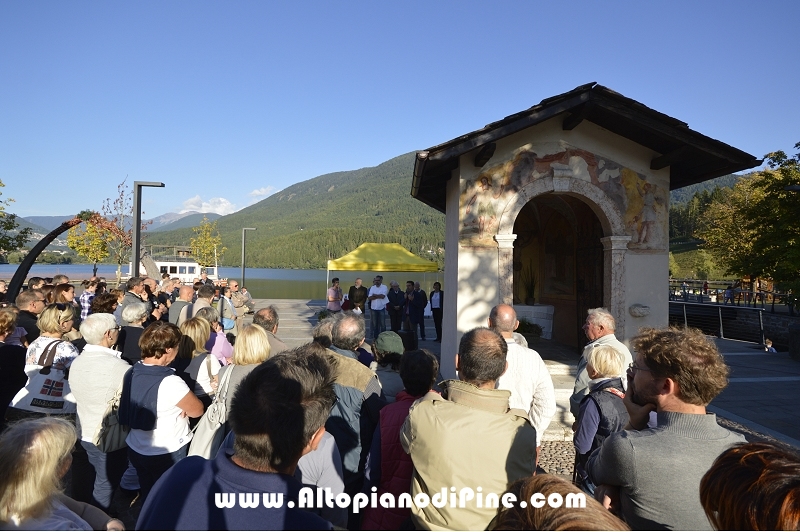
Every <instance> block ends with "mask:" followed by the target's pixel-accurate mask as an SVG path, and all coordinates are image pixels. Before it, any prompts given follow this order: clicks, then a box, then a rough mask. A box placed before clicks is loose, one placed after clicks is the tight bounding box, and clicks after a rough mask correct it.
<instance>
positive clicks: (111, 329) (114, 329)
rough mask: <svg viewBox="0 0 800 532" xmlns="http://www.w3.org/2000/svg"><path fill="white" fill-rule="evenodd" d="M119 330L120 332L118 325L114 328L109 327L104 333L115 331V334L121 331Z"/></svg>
mask: <svg viewBox="0 0 800 532" xmlns="http://www.w3.org/2000/svg"><path fill="white" fill-rule="evenodd" d="M121 330H122V327H121V326H119V325H117V326H115V327H111V328H110V329H109V330H108V331H106V332H111V331H117V332H119V331H121Z"/></svg>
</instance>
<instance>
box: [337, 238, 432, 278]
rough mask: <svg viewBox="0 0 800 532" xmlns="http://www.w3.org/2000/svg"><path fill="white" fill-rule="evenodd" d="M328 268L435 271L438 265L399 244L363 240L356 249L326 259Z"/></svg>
mask: <svg viewBox="0 0 800 532" xmlns="http://www.w3.org/2000/svg"><path fill="white" fill-rule="evenodd" d="M328 270H334V271H369V272H435V271H439V265H438V264H436V263H435V262H431V261H429V260H425V259H423V258H422V257H418V256H416V255H414V254H413V253H411V252H410V251H408V250H407V249H406V248H404V247H403V246H401V245H400V244H374V243H371V242H365V243H363V244H361V245H360V246H358V247H357V248H356V249H354V250H353V251H351V252H350V253H348V254H347V255H344V256H343V257H339V258H338V259H334V260H329V261H328Z"/></svg>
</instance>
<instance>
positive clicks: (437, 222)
mask: <svg viewBox="0 0 800 532" xmlns="http://www.w3.org/2000/svg"><path fill="white" fill-rule="evenodd" d="M413 168H414V154H413V153H408V154H405V155H401V156H400V157H396V158H394V159H391V160H389V161H387V162H385V163H383V164H381V165H379V166H376V167H372V168H362V169H360V170H354V171H348V172H336V173H332V174H326V175H322V176H319V177H316V178H314V179H310V180H308V181H304V182H302V183H297V184H295V185H292V186H291V187H289V188H287V189H285V190H282V191H281V192H278V193H276V194H274V195H272V196H271V197H269V198H267V199H265V200H263V201H261V202H259V203H256V204H255V205H251V206H250V207H247V208H245V209H242V210H241V211H239V212H237V213H234V214H231V215H229V216H224V217H222V218H220V219H219V220H218V221H217V226H218V228H219V232H220V235H221V237H222V244H224V245H225V246H226V247H227V248H228V251H229V253H228V255H227V257H226V258H225V259H224V260H223V261H222V262H221V265H223V266H239V265H240V264H239V261H240V257H241V239H242V227H256V228H257V229H258V230H257V231H253V232H250V233H248V235H247V265H248V266H251V267H260V268H309V269H314V268H325V267H326V265H327V260H328V259H333V258H337V257H340V256H342V255H344V254H345V253H349V252H350V251H352V250H354V249H355V248H356V247H358V246H359V245H361V244H363V243H364V242H379V243H388V242H398V243H400V244H401V245H403V246H404V247H406V248H407V249H409V250H410V251H411V252H412V253H415V254H417V255H419V256H421V257H423V258H426V259H428V260H433V261H436V262H438V263H439V265H440V267H443V266H444V214H442V213H440V212H439V211H437V210H435V209H432V208H431V207H428V206H427V205H425V204H423V203H422V202H420V201H418V200H416V199H414V198H412V197H411V195H410V193H409V190H410V187H411V175H412V171H413ZM191 237H192V231H191V230H190V229H180V230H176V231H164V232H154V233H149V235H148V243H150V244H175V243H176V242H186V241H188V240H189V239H190V238H191Z"/></svg>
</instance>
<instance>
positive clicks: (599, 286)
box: [513, 193, 604, 346]
mask: <svg viewBox="0 0 800 532" xmlns="http://www.w3.org/2000/svg"><path fill="white" fill-rule="evenodd" d="M514 234H516V235H517V238H516V240H515V241H514V279H513V290H514V292H513V293H514V304H515V305H517V304H519V305H531V304H533V302H534V301H535V302H536V303H539V304H544V305H552V306H553V307H554V313H553V339H554V340H556V341H559V342H562V343H565V344H568V345H574V346H580V345H583V343H584V336H583V331H582V330H581V325H582V324H583V321H584V319H585V316H586V311H587V309H590V308H595V307H600V306H603V243H602V241H601V239H602V238H603V236H604V235H603V227H602V224H601V223H600V220H599V219H598V218H597V215H595V214H594V212H592V210H591V209H590V208H589V206H588V205H587V204H586V203H584V202H583V201H581V200H579V199H577V198H575V197H571V196H566V195H563V194H553V193H549V194H544V195H541V196H538V197H536V198H534V199H532V200H531V201H529V202H528V203H526V204H525V206H524V207H523V208H522V210H521V211H520V212H519V215H518V216H517V219H516V220H515V222H514Z"/></svg>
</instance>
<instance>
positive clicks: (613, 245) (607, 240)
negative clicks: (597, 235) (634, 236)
mask: <svg viewBox="0 0 800 532" xmlns="http://www.w3.org/2000/svg"><path fill="white" fill-rule="evenodd" d="M630 241H631V237H630V235H625V236H604V237H603V238H601V239H600V242H602V243H603V249H604V250H606V251H608V250H612V251H617V250H625V249H628V242H630Z"/></svg>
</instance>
